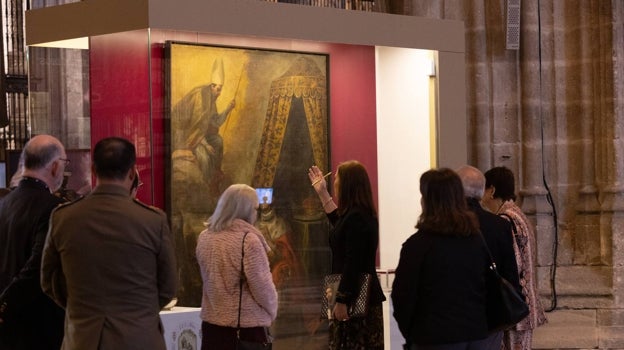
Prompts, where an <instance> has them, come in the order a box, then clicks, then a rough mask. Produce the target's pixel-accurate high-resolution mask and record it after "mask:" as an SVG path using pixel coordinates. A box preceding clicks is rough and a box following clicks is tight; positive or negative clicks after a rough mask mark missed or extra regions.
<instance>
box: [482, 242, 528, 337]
mask: <svg viewBox="0 0 624 350" xmlns="http://www.w3.org/2000/svg"><path fill="white" fill-rule="evenodd" d="M481 239H482V240H483V244H484V245H485V249H486V250H487V252H488V254H489V255H490V271H489V272H490V273H489V274H488V276H487V280H486V283H487V296H486V315H487V323H488V329H489V330H490V331H491V332H496V331H501V330H505V329H509V328H511V327H513V326H514V325H515V324H516V323H518V322H520V321H522V320H523V319H524V318H525V317H527V316H528V315H529V306H528V305H527V303H526V301H525V300H524V297H523V296H522V295H521V294H520V293H518V291H517V290H516V288H515V287H514V286H513V285H512V284H511V283H509V281H507V280H506V279H504V278H503V277H502V276H501V275H500V274H499V273H498V270H497V269H496V263H495V262H494V258H493V257H492V253H490V249H489V248H488V246H487V243H486V242H485V239H484V238H483V236H482V235H481Z"/></svg>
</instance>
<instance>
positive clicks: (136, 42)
mask: <svg viewBox="0 0 624 350" xmlns="http://www.w3.org/2000/svg"><path fill="white" fill-rule="evenodd" d="M147 39H148V36H147V31H146V30H139V31H133V32H126V33H117V34H110V35H102V36H96V37H91V39H90V42H89V46H90V50H89V53H90V56H89V61H90V65H89V67H90V68H89V69H90V72H89V78H90V91H91V147H92V148H93V146H95V144H96V143H97V142H98V141H99V140H101V139H102V138H105V137H110V136H119V137H124V138H126V139H128V140H130V141H132V142H133V143H134V144H135V146H136V150H137V168H138V169H139V173H140V177H141V181H142V182H143V183H144V186H143V187H142V188H141V189H140V190H139V192H138V194H137V196H138V198H139V199H141V200H142V201H144V202H145V203H150V204H151V203H154V204H155V205H157V206H160V207H162V206H161V205H162V200H156V198H157V197H158V195H155V192H153V191H152V190H151V189H154V190H155V187H154V186H152V182H153V181H152V170H153V165H152V161H153V157H152V154H153V149H154V148H153V147H154V146H153V143H152V133H151V129H152V128H151V124H152V119H151V117H150V112H151V110H150V85H149V82H150V76H149V73H150V71H149V60H148V41H147ZM160 171H161V172H162V168H161V170H160ZM160 187H162V185H161V186H160ZM160 190H161V191H162V188H161V189H160ZM159 204H161V205H159Z"/></svg>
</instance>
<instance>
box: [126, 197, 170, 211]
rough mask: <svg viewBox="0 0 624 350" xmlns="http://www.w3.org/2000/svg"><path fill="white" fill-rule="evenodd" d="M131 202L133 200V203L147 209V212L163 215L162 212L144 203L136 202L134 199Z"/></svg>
mask: <svg viewBox="0 0 624 350" xmlns="http://www.w3.org/2000/svg"><path fill="white" fill-rule="evenodd" d="M133 200H134V203H136V204H138V205H140V206H142V207H143V208H146V209H149V210H151V211H154V212H156V213H159V214H161V213H164V212H163V211H162V210H160V209H158V208H157V207H155V206H152V205H148V204H145V203H143V202H141V201H140V200H138V199H136V198H134V199H133Z"/></svg>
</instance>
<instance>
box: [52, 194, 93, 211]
mask: <svg viewBox="0 0 624 350" xmlns="http://www.w3.org/2000/svg"><path fill="white" fill-rule="evenodd" d="M85 197H86V196H82V197H80V198H78V199H76V200H73V201H71V202H65V203H61V204H59V205H58V206H57V207H56V208H54V211H57V210H60V209H63V208H67V207H69V206H70V205H73V204H75V203H78V202H80V201H81V200H83V199H84V198H85Z"/></svg>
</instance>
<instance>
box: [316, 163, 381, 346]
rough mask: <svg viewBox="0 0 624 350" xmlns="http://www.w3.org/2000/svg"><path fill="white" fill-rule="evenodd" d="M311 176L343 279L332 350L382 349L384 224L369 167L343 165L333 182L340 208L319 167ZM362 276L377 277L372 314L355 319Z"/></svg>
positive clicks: (333, 320) (370, 303)
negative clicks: (379, 258)
mask: <svg viewBox="0 0 624 350" xmlns="http://www.w3.org/2000/svg"><path fill="white" fill-rule="evenodd" d="M308 177H309V178H310V182H311V184H312V186H313V187H314V190H315V191H316V193H317V194H318V196H319V199H320V200H321V203H322V206H323V210H324V211H325V213H326V214H327V217H328V219H329V221H330V223H331V225H332V228H331V229H330V236H329V245H330V247H331V251H332V265H331V273H332V274H341V282H340V285H339V287H338V292H337V297H336V305H335V307H334V309H333V311H332V312H333V317H332V318H331V319H330V320H329V332H330V335H329V349H367V350H371V349H372V350H374V349H383V347H384V343H383V337H384V334H383V314H382V307H381V303H382V302H383V301H384V300H386V298H385V296H384V294H383V291H382V290H381V285H380V284H379V280H378V279H377V274H376V268H375V258H376V254H377V245H378V244H379V223H378V221H377V210H376V208H375V204H374V203H373V193H372V189H371V184H370V181H369V178H368V173H367V172H366V168H365V167H364V166H363V165H362V164H361V163H360V162H358V161H354V160H351V161H347V162H344V163H341V164H340V165H339V166H338V170H337V172H336V174H335V178H334V193H335V196H336V199H337V203H338V204H336V202H334V200H333V198H332V197H331V196H330V194H329V192H328V191H327V182H326V180H325V177H324V176H323V172H322V171H321V170H320V169H319V168H318V167H316V166H312V167H311V168H310V169H309V170H308ZM362 273H368V274H371V275H372V282H371V290H370V296H369V300H368V306H369V307H368V313H367V315H366V316H364V317H361V318H355V317H353V318H352V317H350V316H349V314H348V312H347V305H349V304H350V303H351V302H352V301H353V300H354V299H355V296H356V295H357V291H358V287H359V286H358V281H359V277H360V275H361V274H362Z"/></svg>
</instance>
